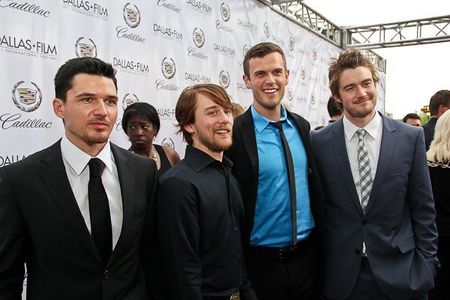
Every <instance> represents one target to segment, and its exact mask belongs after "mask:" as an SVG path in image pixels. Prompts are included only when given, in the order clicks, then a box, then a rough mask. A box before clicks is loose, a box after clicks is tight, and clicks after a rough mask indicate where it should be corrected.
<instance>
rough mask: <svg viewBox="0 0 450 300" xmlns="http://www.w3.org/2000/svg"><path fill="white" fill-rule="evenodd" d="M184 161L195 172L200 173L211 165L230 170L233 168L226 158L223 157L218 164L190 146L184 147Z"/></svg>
mask: <svg viewBox="0 0 450 300" xmlns="http://www.w3.org/2000/svg"><path fill="white" fill-rule="evenodd" d="M185 159H186V160H188V161H189V162H190V163H191V165H192V167H193V168H194V170H196V171H200V170H201V169H204V168H206V167H207V166H209V165H211V164H219V165H223V166H224V167H225V168H227V169H231V167H232V166H233V163H232V162H231V160H229V159H228V158H227V157H225V156H223V158H222V162H220V161H218V160H216V159H214V158H212V157H211V156H209V155H208V154H206V153H205V152H203V151H202V150H200V149H198V148H195V147H194V146H192V145H187V146H186V154H185Z"/></svg>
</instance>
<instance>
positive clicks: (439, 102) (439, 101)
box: [422, 90, 450, 151]
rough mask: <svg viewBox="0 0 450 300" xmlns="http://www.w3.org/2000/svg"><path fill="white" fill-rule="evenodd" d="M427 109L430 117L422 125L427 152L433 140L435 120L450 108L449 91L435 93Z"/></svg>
mask: <svg viewBox="0 0 450 300" xmlns="http://www.w3.org/2000/svg"><path fill="white" fill-rule="evenodd" d="M428 107H429V108H430V114H431V117H430V119H429V120H428V122H427V123H425V124H423V125H422V128H423V131H424V133H425V146H426V150H427V151H428V149H430V145H431V142H432V141H433V138H434V128H435V127H436V122H437V120H438V119H439V117H440V116H442V114H443V113H445V112H446V111H447V110H448V109H449V108H450V90H440V91H437V92H436V93H435V94H434V95H433V96H432V97H431V98H430V104H429V106H428Z"/></svg>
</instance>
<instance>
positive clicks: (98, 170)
mask: <svg viewBox="0 0 450 300" xmlns="http://www.w3.org/2000/svg"><path fill="white" fill-rule="evenodd" d="M104 168H105V164H104V163H103V162H102V161H101V160H100V159H98V158H91V160H90V161H89V173H90V178H89V186H88V197H89V213H90V216H91V236H92V239H93V240H94V243H95V245H96V246H97V250H98V252H99V254H100V257H101V258H102V261H103V265H104V266H106V263H107V262H108V259H109V257H110V256H111V251H112V230H111V215H110V213H109V204H108V196H107V195H106V191H105V188H104V187H103V183H102V178H101V175H102V172H103V169H104Z"/></svg>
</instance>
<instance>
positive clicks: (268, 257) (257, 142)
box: [226, 43, 323, 300]
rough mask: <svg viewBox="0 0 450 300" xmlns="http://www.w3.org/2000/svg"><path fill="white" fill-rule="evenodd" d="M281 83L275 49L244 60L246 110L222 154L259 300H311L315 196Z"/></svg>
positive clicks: (315, 267)
mask: <svg viewBox="0 0 450 300" xmlns="http://www.w3.org/2000/svg"><path fill="white" fill-rule="evenodd" d="M288 78H289V70H287V68H286V58H285V56H284V53H283V50H282V49H281V48H280V47H279V46H277V45H275V44H273V43H260V44H257V45H255V46H253V47H252V48H251V49H250V50H249V51H248V52H247V54H246V56H245V58H244V76H243V79H244V82H245V84H246V86H247V88H250V89H252V92H253V105H251V107H250V108H249V109H248V110H247V111H246V112H245V113H244V114H243V115H241V116H239V117H238V118H237V119H236V120H235V123H234V126H233V144H232V146H231V148H230V150H229V151H228V152H226V156H227V157H229V158H230V159H231V160H232V161H233V169H232V172H233V174H234V175H235V177H236V178H237V180H238V182H239V183H240V185H241V190H242V195H243V201H244V206H245V213H246V215H245V225H246V228H245V230H244V247H245V248H244V251H245V256H246V257H245V258H246V263H247V269H248V273H249V277H250V280H251V281H252V285H253V287H254V289H255V291H256V293H257V294H258V298H259V299H263V300H264V299H278V300H284V299H317V280H318V273H319V269H320V268H319V263H318V248H317V226H318V224H319V223H320V220H319V219H320V215H321V214H323V212H321V207H322V205H320V204H319V203H320V202H319V200H320V199H321V198H320V197H319V192H320V188H319V186H318V181H317V175H316V172H315V167H314V163H313V161H312V159H311V148H310V144H309V130H310V126H309V123H308V122H307V121H306V120H305V119H303V118H302V117H300V116H299V115H297V114H294V113H290V112H288V111H287V110H286V109H285V108H284V107H283V106H282V105H281V104H280V103H281V100H282V99H283V96H284V92H285V86H286V85H287V83H288ZM278 126H279V127H278ZM286 144H288V146H286ZM287 149H289V151H288V150H287ZM289 152H290V153H289ZM292 208H293V209H292Z"/></svg>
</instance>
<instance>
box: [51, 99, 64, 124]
mask: <svg viewBox="0 0 450 300" xmlns="http://www.w3.org/2000/svg"><path fill="white" fill-rule="evenodd" d="M52 104H53V111H54V112H55V115H57V116H58V117H60V118H61V119H64V101H62V100H61V99H59V98H54V99H53V103H52Z"/></svg>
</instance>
